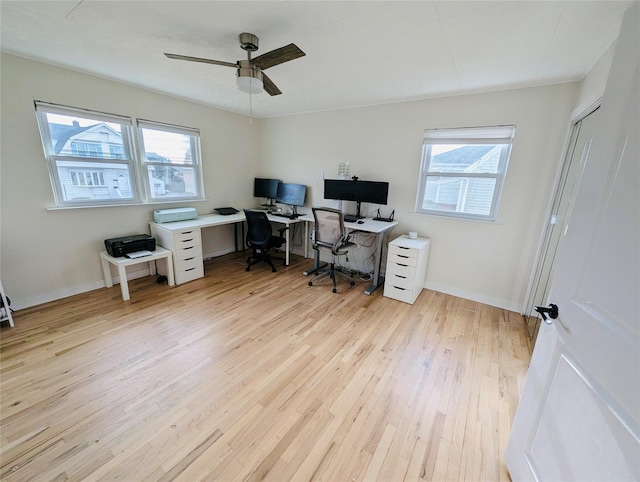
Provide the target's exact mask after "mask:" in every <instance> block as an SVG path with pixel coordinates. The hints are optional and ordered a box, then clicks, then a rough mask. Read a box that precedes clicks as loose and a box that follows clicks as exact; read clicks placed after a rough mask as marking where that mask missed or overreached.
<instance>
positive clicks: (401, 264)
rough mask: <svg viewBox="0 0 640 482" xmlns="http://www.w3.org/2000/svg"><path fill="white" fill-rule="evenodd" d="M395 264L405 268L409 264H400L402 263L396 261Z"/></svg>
mask: <svg viewBox="0 0 640 482" xmlns="http://www.w3.org/2000/svg"><path fill="white" fill-rule="evenodd" d="M397 264H398V266H404V267H405V268H406V267H408V266H409V265H408V264H402V263H397Z"/></svg>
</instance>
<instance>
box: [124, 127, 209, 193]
mask: <svg viewBox="0 0 640 482" xmlns="http://www.w3.org/2000/svg"><path fill="white" fill-rule="evenodd" d="M136 126H137V130H138V136H137V137H138V157H139V159H140V174H141V176H140V177H141V179H142V182H143V184H144V192H145V193H146V196H147V199H146V201H147V203H158V202H180V201H201V200H203V199H204V182H203V173H202V151H201V150H200V130H199V129H195V128H192V127H184V126H177V125H171V124H165V123H162V122H154V121H150V120H145V119H138V120H137V121H136ZM142 129H154V130H160V131H165V132H171V133H176V134H184V135H187V136H190V137H191V160H192V163H191V164H177V163H166V162H153V161H147V156H146V150H145V147H144V137H143V136H142V132H141V131H142ZM149 166H162V167H166V166H175V167H193V171H194V176H195V183H196V185H197V186H198V192H199V195H198V194H196V195H195V196H181V197H178V196H172V197H171V200H170V201H169V200H165V199H159V198H156V197H153V195H152V193H153V190H152V188H151V186H150V185H149V176H148V174H147V170H148V168H149Z"/></svg>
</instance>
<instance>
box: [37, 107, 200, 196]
mask: <svg viewBox="0 0 640 482" xmlns="http://www.w3.org/2000/svg"><path fill="white" fill-rule="evenodd" d="M36 114H37V118H38V125H39V128H40V134H41V137H42V144H43V147H44V152H45V156H46V158H47V161H48V164H49V174H50V177H51V184H52V186H53V192H54V197H55V200H56V205H57V206H103V205H111V204H132V203H144V202H157V201H165V200H171V201H176V200H184V199H202V198H203V197H204V196H203V189H202V168H201V163H200V144H199V141H200V136H199V133H198V131H197V130H195V129H188V128H184V127H176V126H169V125H164V124H155V123H151V122H147V121H144V122H142V121H141V122H139V124H138V126H137V128H134V125H135V124H134V122H133V120H132V119H131V118H129V117H123V116H118V115H112V114H104V113H99V112H91V111H86V110H82V109H74V108H70V107H62V106H57V105H53V104H46V103H43V102H36ZM135 145H138V146H139V147H140V148H139V149H136V148H135V147H134V146H135Z"/></svg>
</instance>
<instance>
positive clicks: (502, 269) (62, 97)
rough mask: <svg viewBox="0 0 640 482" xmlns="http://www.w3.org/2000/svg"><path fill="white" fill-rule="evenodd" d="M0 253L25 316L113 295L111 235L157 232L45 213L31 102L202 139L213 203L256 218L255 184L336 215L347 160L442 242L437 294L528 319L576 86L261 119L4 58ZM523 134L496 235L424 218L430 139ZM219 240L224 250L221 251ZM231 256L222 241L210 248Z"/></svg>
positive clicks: (104, 214)
mask: <svg viewBox="0 0 640 482" xmlns="http://www.w3.org/2000/svg"><path fill="white" fill-rule="evenodd" d="M1 75H2V77H1V81H2V84H1V85H2V113H1V116H2V117H1V118H2V146H1V154H2V165H1V167H2V177H1V183H2V184H1V187H2V191H1V201H2V203H1V214H2V219H1V221H2V223H1V227H2V231H1V237H0V240H1V244H0V248H1V252H0V266H1V274H2V278H3V283H4V285H5V288H6V289H7V291H8V292H9V294H10V296H11V297H12V300H13V302H14V305H15V306H16V307H17V308H20V307H25V306H30V305H34V304H37V303H41V302H45V301H49V300H51V299H56V298H61V297H64V296H68V295H70V294H74V293H78V292H82V291H87V290H90V289H95V288H99V287H101V286H104V283H103V280H102V273H101V271H100V269H101V268H100V263H99V260H98V255H97V253H98V251H100V250H101V249H103V240H104V239H106V238H109V237H113V236H120V235H127V234H134V233H138V232H148V222H149V221H150V220H151V217H152V211H153V209H158V208H159V207H178V206H182V205H188V204H176V205H170V206H166V205H165V206H162V205H147V206H135V207H109V208H98V209H72V210H54V211H52V210H47V208H49V207H51V206H53V204H54V201H53V195H52V192H51V186H50V181H49V176H48V173H47V166H46V162H45V160H44V156H43V153H42V147H41V142H40V138H39V134H38V128H37V124H36V118H35V113H34V108H33V100H34V99H38V100H43V101H47V102H53V103H59V104H64V105H69V106H74V107H84V108H88V109H94V110H99V111H105V112H111V113H115V114H123V115H131V116H137V117H141V118H147V119H152V120H157V121H163V122H168V123H175V124H180V125H186V126H191V127H197V128H199V129H200V131H201V140H202V151H203V160H204V176H205V192H206V194H207V197H208V198H209V199H208V201H206V202H201V203H191V205H193V206H194V207H196V208H197V209H198V211H199V213H201V214H203V213H208V212H211V211H212V210H213V208H214V207H217V206H220V205H234V206H236V207H245V206H251V205H253V204H254V199H253V197H252V183H253V177H254V176H274V177H279V178H282V179H284V180H286V181H289V182H300V183H303V184H307V185H308V186H309V187H310V190H309V198H308V205H312V204H326V202H325V201H324V200H323V196H322V191H323V189H322V185H323V184H322V181H320V180H317V179H316V174H317V171H318V170H323V171H324V173H325V177H335V175H336V173H337V165H338V162H339V161H350V162H351V172H352V174H355V175H358V176H360V177H361V178H362V179H367V180H386V181H389V182H390V193H389V206H388V208H389V209H391V208H393V209H395V210H396V219H397V220H399V221H400V224H399V226H398V227H397V228H396V229H395V230H394V232H393V234H394V235H398V234H401V233H405V232H407V231H409V230H412V231H417V232H418V233H419V234H420V235H422V236H429V237H431V238H432V248H431V256H430V262H429V270H428V275H427V279H426V286H427V287H429V288H433V289H437V290H440V291H443V292H447V293H452V294H456V295H459V296H463V297H466V298H469V299H474V300H478V301H482V302H486V303H489V304H492V305H494V306H501V307H505V308H509V309H513V310H516V311H518V310H520V309H521V307H522V304H523V301H524V296H525V291H526V284H527V281H528V278H529V274H530V271H531V269H532V262H533V256H534V251H535V248H536V246H537V243H538V238H539V232H540V230H541V229H542V228H541V227H542V224H543V222H544V214H545V209H546V207H547V205H548V198H549V195H550V192H551V189H552V184H553V180H554V176H555V174H556V172H557V166H558V163H559V162H560V160H561V158H562V153H563V148H564V143H565V137H566V133H567V127H568V121H569V119H570V113H571V110H572V108H574V107H575V106H576V96H577V92H578V88H579V85H578V84H562V85H555V86H549V87H540V88H531V89H521V90H511V91H503V92H495V93H488V94H481V95H469V96H456V97H448V98H441V99H432V100H425V101H419V102H408V103H400V104H390V105H382V106H374V107H367V108H359V109H349V110H341V111H332V112H322V113H314V114H306V115H296V116H289V117H282V118H273V119H264V120H258V121H256V120H254V122H253V123H250V122H249V119H248V118H247V117H244V116H240V115H235V114H231V113H227V112H224V111H220V110H217V109H214V108H210V107H206V106H202V105H198V104H194V103H190V102H186V101H183V100H180V99H176V98H172V97H168V96H163V95H159V94H156V93H152V92H149V91H145V90H142V89H138V88H135V87H132V86H128V85H123V84H120V83H116V82H112V81H108V80H105V79H100V78H96V77H92V76H89V75H85V74H81V73H78V72H73V71H69V70H65V69H62V68H58V67H53V66H50V65H46V64H42V63H38V62H33V61H30V60H26V59H22V58H19V57H14V56H10V55H3V56H2V72H1ZM512 123H513V124H516V126H517V128H516V138H515V142H514V147H513V151H512V157H511V162H510V165H509V170H508V172H507V177H506V184H505V188H504V192H503V197H502V203H501V207H500V211H499V215H498V221H497V222H496V223H484V222H477V221H464V220H456V219H447V218H443V217H437V216H426V215H419V214H416V213H415V212H414V204H415V196H416V189H417V184H418V169H419V164H420V152H421V145H422V136H423V133H424V130H425V129H427V128H436V127H461V126H477V125H497V124H512ZM218 238H220V239H218ZM222 245H227V246H232V240H231V237H230V234H229V233H222V234H220V233H217V232H216V236H215V237H214V239H213V241H212V247H210V248H207V247H205V251H207V250H209V251H214V250H215V251H220V250H221V249H219V247H220V246H222Z"/></svg>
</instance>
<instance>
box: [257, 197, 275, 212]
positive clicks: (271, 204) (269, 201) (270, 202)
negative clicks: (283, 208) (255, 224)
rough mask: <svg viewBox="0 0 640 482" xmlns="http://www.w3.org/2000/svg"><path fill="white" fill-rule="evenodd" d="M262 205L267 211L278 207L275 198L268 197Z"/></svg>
mask: <svg viewBox="0 0 640 482" xmlns="http://www.w3.org/2000/svg"><path fill="white" fill-rule="evenodd" d="M260 207H261V208H262V209H264V210H265V211H274V210H275V209H276V203H275V202H274V200H273V199H271V198H267V202H266V203H264V204H261V205H260Z"/></svg>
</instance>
